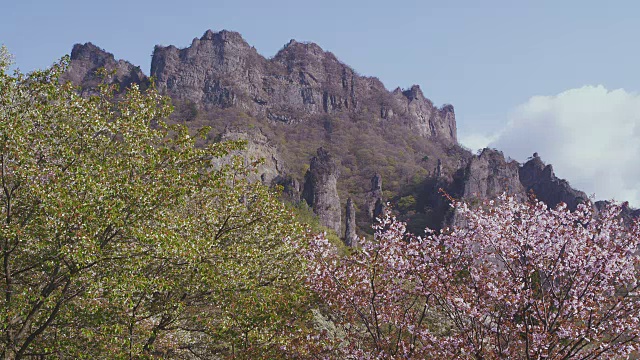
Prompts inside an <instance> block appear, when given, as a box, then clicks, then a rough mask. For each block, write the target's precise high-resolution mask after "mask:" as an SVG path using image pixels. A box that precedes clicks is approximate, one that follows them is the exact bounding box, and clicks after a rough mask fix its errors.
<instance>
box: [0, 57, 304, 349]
mask: <svg viewBox="0 0 640 360" xmlns="http://www.w3.org/2000/svg"><path fill="white" fill-rule="evenodd" d="M67 61H68V59H63V60H62V61H61V62H60V63H59V64H56V65H54V66H53V67H52V68H50V69H47V70H42V71H35V72H33V73H30V74H27V75H25V74H21V73H18V72H16V73H15V74H9V73H8V72H7V68H8V63H9V62H8V58H7V57H6V56H4V55H3V57H2V63H1V64H0V65H1V66H0V180H1V183H0V205H1V208H2V211H1V215H0V222H1V224H0V257H1V258H0V264H1V269H0V274H1V276H0V357H1V358H9V359H13V358H16V359H18V358H25V357H40V358H91V359H94V358H109V359H111V358H134V357H135V358H140V357H154V356H159V357H176V358H181V357H198V356H201V357H211V356H214V355H217V356H221V357H245V358H260V357H266V358H273V357H282V356H285V355H286V352H285V351H286V349H287V345H288V344H290V343H292V342H294V341H295V340H296V337H297V336H302V335H300V333H301V329H302V328H303V326H301V324H302V323H303V322H304V321H305V319H304V314H305V311H304V310H305V309H304V308H303V307H304V306H305V304H306V300H305V298H306V292H305V291H304V288H303V285H304V284H303V281H301V279H302V276H303V269H304V264H303V263H302V261H301V258H300V257H299V256H298V250H297V248H298V245H299V243H301V240H302V239H303V238H304V237H305V236H306V231H305V229H304V228H303V227H302V226H301V225H299V224H298V223H296V222H295V221H293V220H292V217H291V215H290V212H289V211H287V210H286V209H285V207H284V206H283V204H281V203H280V202H279V201H278V199H277V196H276V195H275V194H273V193H272V192H271V191H270V190H269V189H266V188H265V187H263V186H262V185H260V184H255V183H249V182H248V181H247V180H246V175H247V172H248V171H250V169H247V168H246V167H245V166H244V165H243V160H242V159H241V158H238V157H231V156H228V155H227V154H228V153H229V152H230V151H232V150H236V149H240V148H241V147H242V143H239V142H225V143H216V144H211V145H208V146H206V147H196V146H195V139H196V137H194V136H191V135H190V134H189V132H188V131H187V129H186V128H184V127H181V126H178V125H173V126H169V125H167V124H166V123H165V122H164V121H163V119H164V118H166V116H168V114H169V113H170V111H171V106H170V104H169V102H168V101H167V99H165V98H163V97H161V96H160V95H159V94H158V93H157V92H156V91H155V90H153V89H149V90H148V91H146V92H141V91H140V90H139V89H138V88H137V87H136V86H135V85H134V86H132V88H131V89H129V90H128V91H127V92H126V93H125V94H124V95H122V96H120V95H119V96H118V99H115V98H114V95H113V94H114V89H113V88H112V87H109V86H103V87H102V88H101V92H100V95H99V96H92V97H89V98H83V97H80V96H79V95H78V94H77V92H76V91H75V89H74V88H73V87H72V86H71V85H70V84H68V83H67V84H61V83H60V82H59V81H58V78H59V75H60V74H61V73H62V72H64V70H65V69H66V66H67ZM206 133H207V130H206V129H204V130H203V131H202V132H201V133H200V134H198V136H200V135H206ZM214 158H221V159H222V161H216V162H215V163H216V164H219V165H216V166H215V167H213V166H212V160H213V159H214ZM294 330H295V331H294Z"/></svg>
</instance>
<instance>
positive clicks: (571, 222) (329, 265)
mask: <svg viewBox="0 0 640 360" xmlns="http://www.w3.org/2000/svg"><path fill="white" fill-rule="evenodd" d="M455 207H456V211H457V213H458V214H457V215H458V216H460V217H462V218H464V219H465V226H464V227H463V228H455V229H452V230H445V231H443V232H442V233H440V234H435V233H432V232H427V234H426V236H424V237H417V236H413V235H410V234H408V233H407V232H406V230H405V227H404V224H403V223H401V222H398V221H396V220H395V219H393V218H390V217H388V216H387V217H386V218H385V219H383V220H382V222H381V223H380V224H379V225H377V228H376V236H375V239H374V240H372V241H367V240H366V239H363V240H361V244H362V251H360V252H357V253H354V254H353V255H352V256H348V257H341V256H339V255H337V253H336V252H335V251H334V250H333V249H332V247H331V246H330V245H329V244H328V242H327V241H326V240H324V239H323V238H322V237H317V238H316V239H315V240H314V241H313V242H312V246H311V249H310V252H309V259H310V260H311V261H310V262H309V266H310V267H311V269H310V275H309V278H308V281H309V283H310V284H311V286H312V287H313V288H314V289H315V290H316V291H317V293H318V294H319V295H320V296H321V297H322V299H323V300H324V301H325V302H326V304H327V306H328V309H327V316H328V317H329V318H330V319H332V320H333V321H334V323H335V324H336V329H335V330H334V331H333V333H329V334H327V335H326V336H325V340H326V341H328V344H329V345H328V346H327V348H326V349H325V350H326V351H327V353H328V354H332V355H330V357H331V356H338V357H341V358H354V359H355V358H358V359H361V358H370V359H375V358H402V359H405V358H416V359H421V358H446V359H449V358H461V359H465V358H466V359H500V358H504V359H599V358H625V357H627V356H629V354H631V353H633V352H634V351H636V352H637V351H638V350H639V349H640V299H639V297H638V289H639V286H640V281H639V280H640V275H639V269H640V267H639V266H640V261H639V256H638V249H639V246H640V234H639V228H638V224H637V223H635V224H633V226H631V227H626V226H625V224H624V223H623V222H622V220H621V219H620V217H619V214H620V210H621V208H620V207H619V206H615V205H613V206H610V207H608V208H607V209H605V210H603V211H601V212H600V213H598V214H594V213H593V211H592V209H591V208H590V207H588V206H586V205H580V206H579V207H578V209H577V210H576V211H575V212H570V211H568V210H567V208H566V205H561V206H559V207H558V208H556V209H548V208H547V207H546V205H544V204H543V203H541V202H537V201H532V202H530V203H524V204H523V203H519V202H517V201H516V200H514V199H513V198H509V197H506V196H502V197H501V198H500V199H499V200H498V201H497V202H495V203H494V202H493V201H492V202H487V203H486V204H484V206H483V207H477V208H474V209H471V208H469V207H468V206H467V205H466V204H464V203H456V204H455Z"/></svg>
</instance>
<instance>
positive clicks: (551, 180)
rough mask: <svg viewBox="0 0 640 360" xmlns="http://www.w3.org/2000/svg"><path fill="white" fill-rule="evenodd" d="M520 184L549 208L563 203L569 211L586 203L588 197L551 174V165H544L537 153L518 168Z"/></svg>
mask: <svg viewBox="0 0 640 360" xmlns="http://www.w3.org/2000/svg"><path fill="white" fill-rule="evenodd" d="M519 177H520V182H521V183H522V185H524V187H525V188H526V190H527V191H528V192H533V194H535V196H536V197H537V198H538V199H539V200H541V201H543V202H544V203H545V204H547V205H548V206H550V207H555V206H556V205H558V204H559V203H560V202H564V203H565V204H567V205H568V206H569V208H570V209H571V210H574V209H575V208H576V207H577V206H578V204H580V203H583V202H586V201H588V199H589V197H588V196H587V194H585V193H584V192H582V191H579V190H576V189H574V188H572V187H571V185H570V184H569V182H567V181H566V180H564V179H559V178H558V177H556V175H555V174H554V172H553V167H552V166H551V165H546V164H545V163H544V162H543V161H542V159H541V158H540V156H538V153H535V154H533V156H532V157H531V158H530V159H529V160H528V161H527V162H526V163H524V164H523V165H522V167H520V170H519Z"/></svg>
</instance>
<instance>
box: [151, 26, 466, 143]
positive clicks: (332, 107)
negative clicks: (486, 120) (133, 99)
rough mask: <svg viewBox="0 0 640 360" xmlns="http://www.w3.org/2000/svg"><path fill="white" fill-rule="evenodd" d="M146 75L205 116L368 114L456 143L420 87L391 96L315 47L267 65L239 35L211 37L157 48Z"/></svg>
mask: <svg viewBox="0 0 640 360" xmlns="http://www.w3.org/2000/svg"><path fill="white" fill-rule="evenodd" d="M151 75H152V76H155V77H156V85H157V86H158V88H159V89H160V90H161V91H163V92H165V93H166V94H167V95H169V96H171V97H172V98H173V99H176V100H179V101H185V102H193V103H196V104H199V105H200V106H202V107H204V108H205V109H206V108H213V107H223V108H224V107H237V108H240V109H242V110H244V111H247V112H248V113H250V114H251V115H253V116H260V117H266V118H267V119H269V120H271V121H274V122H283V123H288V124H292V123H293V124H295V123H300V122H303V121H306V120H309V119H310V118H313V116H316V115H326V114H336V113H345V114H355V115H365V116H373V117H377V118H380V119H384V120H387V121H391V122H394V123H400V124H404V125H406V126H407V127H408V128H409V129H411V130H412V131H415V132H416V133H417V134H419V135H421V136H423V137H426V138H430V139H437V140H438V141H441V142H443V143H445V144H450V145H451V144H455V143H456V139H457V138H456V124H455V114H454V111H453V107H452V106H451V105H446V106H443V107H442V108H437V107H435V106H434V105H433V103H432V102H431V101H430V100H429V99H427V98H425V97H424V95H423V94H422V91H421V90H420V88H419V87H418V86H417V85H414V86H412V87H411V88H410V89H409V90H406V91H402V90H400V89H397V90H396V91H394V92H389V91H387V90H386V89H385V87H384V85H383V84H382V82H380V81H379V80H378V79H377V78H371V77H363V76H360V75H358V74H357V73H356V72H355V71H354V70H353V69H351V68H350V67H348V66H347V65H345V64H343V63H341V62H340V61H339V60H338V59H337V58H336V57H335V56H334V55H333V54H332V53H330V52H326V51H324V50H322V48H320V47H319V46H318V45H316V44H313V43H300V42H297V41H295V40H291V41H290V42H289V43H288V44H287V45H285V47H284V48H283V49H282V50H280V51H279V52H278V53H277V54H276V55H275V56H274V57H273V58H272V59H269V60H267V59H266V58H264V57H263V56H261V55H260V54H258V53H257V51H256V50H255V49H254V48H253V47H251V46H249V44H247V43H246V42H245V41H244V39H243V38H242V37H241V36H240V34H238V33H236V32H231V31H220V32H217V33H215V32H212V31H211V30H209V31H207V32H206V33H205V34H204V35H203V36H202V37H201V38H200V39H194V40H193V42H192V43H191V46H189V47H187V48H184V49H178V48H176V47H174V46H167V47H162V46H156V47H155V49H154V52H153V59H152V62H151Z"/></svg>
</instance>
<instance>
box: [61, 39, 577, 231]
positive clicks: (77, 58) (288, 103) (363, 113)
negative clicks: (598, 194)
mask: <svg viewBox="0 0 640 360" xmlns="http://www.w3.org/2000/svg"><path fill="white" fill-rule="evenodd" d="M100 67H104V68H106V69H107V70H109V71H112V72H113V75H111V76H110V77H109V78H107V79H106V81H108V82H112V83H117V84H120V85H121V87H126V86H129V85H130V84H133V83H137V84H140V85H142V86H143V87H145V86H147V85H148V83H149V78H148V77H147V76H146V75H144V74H143V73H142V71H140V68H139V67H136V66H134V65H132V64H130V63H128V62H126V61H124V60H115V59H114V57H113V55H112V54H110V53H108V52H106V51H105V50H103V49H100V48H98V47H97V46H95V45H93V44H91V43H87V44H84V45H80V44H77V45H75V46H74V47H73V51H72V53H71V64H70V67H69V69H68V71H67V73H66V74H65V76H64V80H68V81H71V82H72V83H74V84H75V85H77V86H79V87H80V91H81V92H82V93H83V94H92V93H94V92H95V88H96V86H97V84H98V83H99V81H100V78H99V77H97V76H96V74H95V72H96V70H97V69H98V68H100ZM150 76H152V77H153V78H154V79H155V85H156V86H157V88H158V89H159V90H160V91H161V92H162V93H163V94H165V95H167V96H169V97H171V99H172V101H173V104H174V106H175V108H176V111H175V113H174V115H172V118H171V119H170V121H173V122H180V123H184V124H186V125H187V126H188V127H189V128H192V129H196V128H199V127H201V126H203V125H208V126H211V127H212V129H213V130H212V132H211V133H210V134H209V137H208V139H207V141H219V140H222V139H245V140H247V142H248V147H249V151H248V154H249V155H247V156H248V157H249V156H253V157H263V158H265V159H266V161H265V163H264V164H263V165H262V166H261V168H260V169H259V173H258V174H257V175H256V178H257V179H261V180H262V181H263V182H265V183H267V184H272V185H273V184H280V185H282V186H283V187H284V189H285V194H286V195H287V197H288V198H289V199H290V200H292V201H294V202H304V203H307V204H308V206H309V207H310V208H311V209H313V210H314V212H316V214H318V216H319V218H320V220H321V221H322V223H323V224H324V225H326V226H327V227H329V228H332V229H334V230H336V232H337V233H339V234H344V232H343V231H344V228H345V224H344V223H343V222H342V221H341V219H348V220H349V223H350V225H349V228H348V233H350V234H351V235H349V234H347V237H349V238H352V236H353V229H354V227H353V221H354V218H355V222H356V224H357V227H358V229H359V231H360V232H361V233H362V232H368V231H370V230H369V229H370V224H371V222H372V221H373V219H372V217H375V216H376V215H377V214H378V213H379V212H380V211H381V209H382V208H383V207H384V204H385V203H386V202H387V201H390V202H391V204H392V206H393V207H394V208H395V209H396V211H397V212H398V214H399V215H400V216H401V218H402V219H404V220H407V221H408V222H409V226H410V229H412V230H414V231H420V230H421V229H423V228H424V226H429V227H432V228H440V227H442V226H444V225H446V224H449V223H451V222H452V221H454V220H453V217H452V214H451V213H450V207H449V206H448V205H447V202H446V201H445V200H444V198H443V196H442V191H444V192H446V193H448V194H450V195H452V196H454V197H458V198H466V199H469V200H473V201H475V199H485V198H490V197H493V196H496V195H497V194H500V193H502V192H504V191H507V192H508V193H510V194H512V195H514V196H516V197H518V198H520V199H523V200H524V199H526V198H527V197H528V196H530V194H531V193H533V194H535V195H536V196H537V197H538V198H539V199H541V200H542V201H545V202H547V203H548V204H549V205H551V206H554V205H556V204H557V203H559V202H565V203H567V204H568V205H569V206H570V207H571V208H575V206H577V204H578V203H580V202H583V201H586V200H587V199H588V198H587V196H586V195H585V194H584V193H583V192H580V191H578V190H575V189H573V188H571V186H570V185H569V183H568V182H566V181H565V180H561V179H558V178H556V177H555V175H554V173H553V169H552V167H551V166H550V165H545V164H544V163H543V162H542V160H541V159H540V158H539V157H538V156H537V154H534V156H533V157H532V158H531V159H530V160H529V161H527V162H526V163H524V164H519V163H518V162H516V161H513V160H509V159H506V158H505V157H504V155H503V154H502V153H501V152H499V151H497V150H495V149H484V150H483V151H482V152H480V153H479V154H477V155H474V154H472V153H471V152H470V151H469V150H467V149H465V148H463V147H462V146H460V145H459V144H458V143H457V135H456V120H455V112H454V108H453V106H452V105H443V106H441V107H437V106H435V105H434V104H433V102H432V101H431V100H429V99H428V98H427V97H425V95H424V93H423V91H422V90H421V88H420V87H419V86H418V85H412V86H410V87H408V88H407V89H400V88H397V89H395V90H393V91H389V90H387V89H386V88H385V87H384V85H383V84H382V82H381V81H380V80H378V79H377V78H375V77H366V76H361V75H359V74H358V73H357V72H356V71H355V70H353V69H352V68H351V67H349V66H348V65H346V64H343V63H342V62H340V61H339V60H338V58H337V57H336V56H335V55H333V54H332V53H330V52H327V51H324V50H323V49H322V48H321V47H320V46H318V45H317V44H314V43H305V42H298V41H296V40H291V41H289V42H288V43H287V44H286V45H285V46H284V47H283V48H282V49H281V50H280V51H278V53H277V54H276V55H275V56H273V57H272V58H266V57H264V56H262V55H260V54H259V53H258V52H257V51H256V50H255V48H253V47H251V46H250V45H249V44H248V43H247V42H246V41H245V40H244V39H243V38H242V36H241V35H240V34H239V33H237V32H232V31H226V30H223V31H220V32H213V31H211V30H208V31H206V32H205V33H204V35H203V36H202V37H200V38H195V39H193V41H192V42H191V45H190V46H189V47H186V48H183V49H178V48H176V47H175V46H159V45H158V46H155V48H154V51H153V57H152V61H151V74H150ZM383 179H384V182H385V188H384V189H383V187H382V180H383ZM441 189H442V190H441ZM348 198H351V199H352V201H349V203H348V204H347V199H348ZM347 208H348V209H349V216H345V215H346V212H347ZM354 212H355V216H354Z"/></svg>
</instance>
